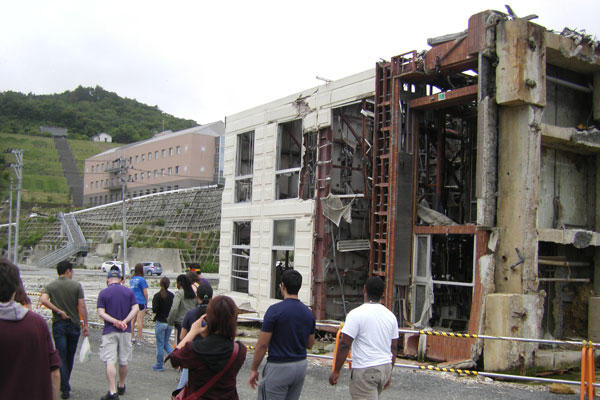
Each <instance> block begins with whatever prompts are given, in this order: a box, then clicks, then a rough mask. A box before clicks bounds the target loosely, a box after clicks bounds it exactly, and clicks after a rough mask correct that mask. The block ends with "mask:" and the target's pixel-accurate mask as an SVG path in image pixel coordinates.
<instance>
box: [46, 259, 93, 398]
mask: <svg viewBox="0 0 600 400" xmlns="http://www.w3.org/2000/svg"><path fill="white" fill-rule="evenodd" d="M56 272H57V273H58V279H56V280H54V281H52V282H50V283H49V284H48V285H47V286H46V287H45V289H44V293H42V296H41V299H40V301H41V303H42V304H43V305H45V306H46V307H48V308H49V309H51V310H52V337H53V338H54V344H55V345H56V349H57V350H58V353H59V355H60V359H61V361H62V366H61V367H60V391H61V393H62V394H61V397H62V398H63V399H68V398H69V397H70V392H71V386H70V385H69V380H70V378H71V371H72V370H73V360H74V359H75V352H76V351H77V342H78V340H79V334H80V333H83V336H84V337H86V336H87V335H88V317H87V308H86V307H85V300H84V298H83V288H82V287H81V284H80V283H79V282H76V281H74V280H73V279H72V278H73V265H72V264H71V263H70V262H68V261H61V262H59V263H58V264H57V265H56ZM80 320H81V321H83V332H81V329H80V328H79V324H80Z"/></svg>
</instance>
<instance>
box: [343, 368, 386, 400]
mask: <svg viewBox="0 0 600 400" xmlns="http://www.w3.org/2000/svg"><path fill="white" fill-rule="evenodd" d="M391 376H392V364H391V363H390V364H384V365H377V366H375V367H368V368H353V369H352V372H351V373H350V385H349V386H350V396H351V397H352V399H353V400H358V399H360V400H377V399H379V395H380V394H381V392H382V390H383V387H384V386H385V384H386V383H387V382H388V381H389V380H390V378H391Z"/></svg>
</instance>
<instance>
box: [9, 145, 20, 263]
mask: <svg viewBox="0 0 600 400" xmlns="http://www.w3.org/2000/svg"><path fill="white" fill-rule="evenodd" d="M8 152H9V153H12V154H13V155H14V156H15V159H16V160H17V162H16V163H15V164H10V166H11V167H12V168H13V169H14V170H15V175H16V176H17V211H16V216H15V243H14V250H13V254H12V263H13V264H15V265H16V264H17V261H18V258H19V214H20V212H21V171H22V169H23V150H15V149H10V150H8Z"/></svg>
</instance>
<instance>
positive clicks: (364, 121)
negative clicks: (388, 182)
mask: <svg viewBox="0 0 600 400" xmlns="http://www.w3.org/2000/svg"><path fill="white" fill-rule="evenodd" d="M361 107H362V109H363V110H365V109H366V107H367V100H366V99H363V101H362V103H361ZM361 128H362V131H361V133H362V141H361V142H360V151H361V154H362V158H361V161H362V170H363V193H364V194H365V197H367V198H368V197H369V186H368V183H369V179H368V177H367V165H366V162H365V161H366V160H367V151H366V149H365V142H366V140H367V117H366V116H365V115H364V114H361ZM371 228H372V227H371Z"/></svg>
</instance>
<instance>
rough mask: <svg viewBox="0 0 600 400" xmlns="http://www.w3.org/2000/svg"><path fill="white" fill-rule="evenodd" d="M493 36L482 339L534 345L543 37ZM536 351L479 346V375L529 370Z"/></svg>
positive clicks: (512, 27) (502, 28) (538, 309)
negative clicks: (493, 199)
mask: <svg viewBox="0 0 600 400" xmlns="http://www.w3.org/2000/svg"><path fill="white" fill-rule="evenodd" d="M496 32H497V36H496V54H497V56H498V66H497V67H496V102H497V104H498V173H497V179H498V198H497V213H496V226H497V229H498V245H497V250H496V253H495V264H496V270H495V274H494V277H495V287H496V293H495V294H491V295H488V296H487V298H486V303H485V314H486V317H485V321H486V322H485V333H486V334H490V335H499V336H519V337H539V336H540V335H541V324H542V316H543V312H544V310H543V304H544V301H543V295H540V294H539V293H538V291H537V290H538V281H537V275H538V265H537V263H538V254H537V250H538V234H537V208H538V204H539V183H540V158H541V137H542V135H541V118H542V112H543V107H544V106H545V105H546V51H545V50H546V48H545V38H544V29H543V27H541V26H539V25H535V24H532V23H530V22H528V21H523V20H511V21H505V22H503V23H500V24H499V25H498V27H497V30H496ZM515 249H518V252H519V253H517V251H516V250H515ZM521 257H522V258H521ZM511 267H512V268H511ZM536 349H537V344H535V343H533V344H524V343H517V342H508V341H489V343H488V341H486V343H485V344H484V366H485V369H486V370H506V369H510V368H514V367H517V366H520V365H525V366H528V365H532V364H533V362H534V353H535V350H536Z"/></svg>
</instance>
